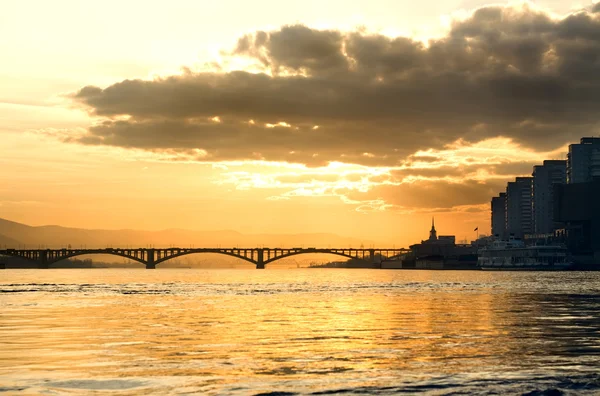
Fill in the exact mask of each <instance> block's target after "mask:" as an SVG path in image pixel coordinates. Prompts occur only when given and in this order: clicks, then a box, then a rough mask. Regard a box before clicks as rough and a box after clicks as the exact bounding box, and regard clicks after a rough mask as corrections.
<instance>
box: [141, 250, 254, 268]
mask: <svg viewBox="0 0 600 396" xmlns="http://www.w3.org/2000/svg"><path fill="white" fill-rule="evenodd" d="M201 253H212V254H221V255H225V256H230V257H235V258H238V259H242V260H244V261H247V262H249V263H251V264H252V265H257V264H258V262H256V261H254V260H252V259H250V258H248V257H245V256H242V255H238V254H235V253H231V252H226V251H223V250H217V249H215V250H205V249H186V250H182V251H180V252H179V253H174V254H172V255H170V256H166V257H161V258H160V259H157V260H154V265H158V264H160V263H164V262H165V261H168V260H171V259H174V258H177V257H182V256H187V255H190V254H201ZM145 264H147V263H145Z"/></svg>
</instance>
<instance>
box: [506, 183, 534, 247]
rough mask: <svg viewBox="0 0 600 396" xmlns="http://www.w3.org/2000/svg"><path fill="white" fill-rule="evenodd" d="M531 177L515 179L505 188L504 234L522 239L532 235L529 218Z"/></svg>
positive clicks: (531, 221) (531, 224)
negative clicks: (526, 235)
mask: <svg viewBox="0 0 600 396" xmlns="http://www.w3.org/2000/svg"><path fill="white" fill-rule="evenodd" d="M532 185H533V178H532V177H517V178H516V179H515V181H514V182H509V183H508V185H507V186H506V202H505V208H506V209H505V211H506V213H505V215H506V233H507V234H508V235H509V236H511V235H512V236H514V237H517V238H523V237H524V236H525V234H532V233H533V219H532V216H531V190H532Z"/></svg>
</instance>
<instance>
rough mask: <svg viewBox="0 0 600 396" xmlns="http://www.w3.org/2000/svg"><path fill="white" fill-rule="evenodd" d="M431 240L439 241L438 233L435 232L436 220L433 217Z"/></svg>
mask: <svg viewBox="0 0 600 396" xmlns="http://www.w3.org/2000/svg"><path fill="white" fill-rule="evenodd" d="M429 240H430V241H436V240H437V231H436V230H435V219H434V218H433V216H432V217H431V231H429Z"/></svg>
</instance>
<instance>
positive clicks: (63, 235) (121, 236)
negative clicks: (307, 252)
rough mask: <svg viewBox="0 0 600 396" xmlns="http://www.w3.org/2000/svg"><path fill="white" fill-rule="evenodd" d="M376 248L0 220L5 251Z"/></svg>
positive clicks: (314, 239)
mask: <svg viewBox="0 0 600 396" xmlns="http://www.w3.org/2000/svg"><path fill="white" fill-rule="evenodd" d="M372 244H374V242H373V241H371V240H360V239H357V238H350V237H344V236H339V235H336V234H331V233H300V234H242V233H240V232H237V231H232V230H216V231H194V230H184V229H166V230H161V231H143V230H132V229H124V230H96V229H83V228H70V227H61V226H57V225H47V226H37V227H34V226H29V225H26V224H21V223H17V222H14V221H10V220H6V219H1V218H0V245H1V246H2V248H5V247H6V248H19V247H21V248H22V247H28V248H32V249H37V248H39V247H42V246H43V247H47V248H63V247H68V246H69V245H71V247H73V248H79V247H86V248H105V247H128V246H130V247H148V246H150V245H152V246H153V247H169V246H174V247H190V246H194V247H257V246H268V247H302V246H304V247H308V246H315V247H328V246H331V247H348V246H351V247H360V246H361V245H364V246H370V245H372Z"/></svg>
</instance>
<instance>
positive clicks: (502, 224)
mask: <svg viewBox="0 0 600 396" xmlns="http://www.w3.org/2000/svg"><path fill="white" fill-rule="evenodd" d="M492 235H493V236H495V237H498V238H501V239H505V238H506V193H500V195H499V196H497V197H493V198H492Z"/></svg>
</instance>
